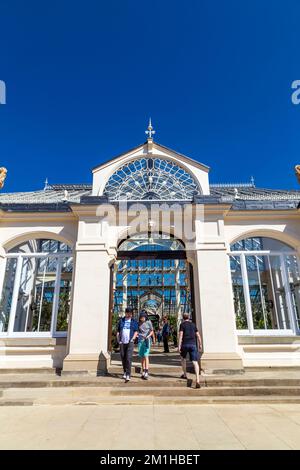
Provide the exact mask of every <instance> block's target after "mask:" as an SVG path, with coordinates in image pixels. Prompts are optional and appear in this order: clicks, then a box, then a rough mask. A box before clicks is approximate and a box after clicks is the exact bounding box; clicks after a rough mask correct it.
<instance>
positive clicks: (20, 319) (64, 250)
mask: <svg viewBox="0 0 300 470" xmlns="http://www.w3.org/2000/svg"><path fill="white" fill-rule="evenodd" d="M6 258H7V259H6V267H5V273H4V279H3V287H2V296H1V304H0V332H1V333H6V334H7V333H8V334H10V335H12V336H23V335H24V334H25V335H28V334H34V335H39V336H49V335H55V336H60V335H61V336H62V335H65V334H66V332H67V328H68V319H69V313H70V299H71V286H72V272H73V257H72V249H71V247H70V246H68V245H66V244H65V243H63V242H60V241H57V240H49V239H32V240H27V241H25V242H22V243H20V244H19V245H17V246H16V247H14V248H12V249H10V250H9V251H8V253H7V255H6Z"/></svg>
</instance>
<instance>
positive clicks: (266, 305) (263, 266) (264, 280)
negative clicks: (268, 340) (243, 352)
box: [246, 256, 290, 330]
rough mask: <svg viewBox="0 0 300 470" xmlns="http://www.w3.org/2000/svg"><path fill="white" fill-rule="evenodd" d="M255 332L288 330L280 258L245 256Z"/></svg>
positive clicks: (288, 324)
mask: <svg viewBox="0 0 300 470" xmlns="http://www.w3.org/2000/svg"><path fill="white" fill-rule="evenodd" d="M246 265H247V272H248V282H249V293H250V300H251V308H252V318H253V326H254V329H260V330H261V329H266V330H267V329H288V328H290V323H289V318H288V310H287V304H286V295H285V289H284V283H283V279H282V270H281V265H280V257H279V256H246Z"/></svg>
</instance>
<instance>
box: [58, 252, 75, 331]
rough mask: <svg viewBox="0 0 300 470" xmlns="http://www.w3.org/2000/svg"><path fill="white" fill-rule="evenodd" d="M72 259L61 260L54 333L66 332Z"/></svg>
mask: <svg viewBox="0 0 300 470" xmlns="http://www.w3.org/2000/svg"><path fill="white" fill-rule="evenodd" d="M72 270H73V258H70V257H66V258H64V259H63V260H62V269H61V279H60V288H59V300H58V312H57V322H56V331H67V330H68V321H69V314H70V304H71V288H72Z"/></svg>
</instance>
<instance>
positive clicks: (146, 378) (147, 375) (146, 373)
mask: <svg viewBox="0 0 300 470" xmlns="http://www.w3.org/2000/svg"><path fill="white" fill-rule="evenodd" d="M148 377H149V374H148V372H145V373H144V380H148Z"/></svg>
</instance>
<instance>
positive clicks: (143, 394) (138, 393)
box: [0, 383, 300, 404]
mask: <svg viewBox="0 0 300 470" xmlns="http://www.w3.org/2000/svg"><path fill="white" fill-rule="evenodd" d="M200 396H206V397H226V396H236V397H240V396H248V397H251V396H255V397H260V396H277V397H280V396H285V397H287V396H290V397H294V398H297V399H298V398H299V399H300V387H236V388H232V387H215V388H214V387H201V388H200V389H195V383H194V384H193V386H192V387H182V386H173V387H164V386H160V387H159V386H156V387H152V386H150V385H149V386H148V387H144V386H138V385H136V384H135V385H133V386H130V385H129V384H124V385H123V386H122V387H112V386H110V387H108V386H107V387H96V388H91V387H86V386H81V387H74V388H72V387H61V388H56V389H54V388H50V387H49V388H23V389H21V388H7V389H4V390H2V391H1V395H0V399H2V400H8V399H11V400H21V401H22V400H29V401H33V402H34V403H38V404H50V403H52V404H54V403H58V402H62V403H74V402H77V401H88V402H89V401H93V400H96V401H97V400H98V399H99V398H113V397H116V398H117V397H121V398H122V397H127V398H128V399H131V398H139V399H145V400H148V399H152V398H154V397H165V398H166V399H172V398H173V397H178V398H179V397H200Z"/></svg>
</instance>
